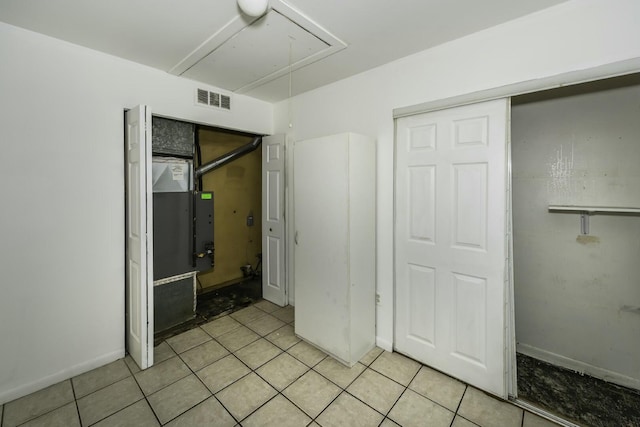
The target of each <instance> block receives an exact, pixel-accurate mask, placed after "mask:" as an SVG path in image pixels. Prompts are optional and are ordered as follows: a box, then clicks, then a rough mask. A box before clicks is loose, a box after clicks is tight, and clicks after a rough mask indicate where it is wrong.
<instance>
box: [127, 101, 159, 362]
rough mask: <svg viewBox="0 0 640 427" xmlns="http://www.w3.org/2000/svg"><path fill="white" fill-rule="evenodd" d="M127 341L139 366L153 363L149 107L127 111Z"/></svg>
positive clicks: (141, 106) (140, 106)
mask: <svg viewBox="0 0 640 427" xmlns="http://www.w3.org/2000/svg"><path fill="white" fill-rule="evenodd" d="M125 135H126V141H125V145H126V159H127V176H126V187H127V209H126V229H127V231H126V233H127V268H126V299H127V301H126V328H127V329H126V335H127V336H126V344H127V351H128V352H129V354H130V355H131V357H132V358H133V360H135V361H136V363H137V364H138V366H139V367H140V368H141V369H146V368H148V367H150V366H151V365H153V222H152V221H153V194H152V188H151V109H150V108H149V107H147V106H146V105H139V106H137V107H135V108H133V109H131V110H129V111H127V114H126V132H125Z"/></svg>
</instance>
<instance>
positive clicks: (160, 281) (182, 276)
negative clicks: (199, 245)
mask: <svg viewBox="0 0 640 427" xmlns="http://www.w3.org/2000/svg"><path fill="white" fill-rule="evenodd" d="M197 274H198V272H197V271H191V272H189V273H183V274H178V275H177V276H171V277H165V278H164V279H158V280H154V281H153V286H160V285H165V284H167V283H172V282H177V281H178V280H182V279H187V278H189V277H191V276H193V277H196V275H197Z"/></svg>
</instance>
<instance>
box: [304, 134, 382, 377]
mask: <svg viewBox="0 0 640 427" xmlns="http://www.w3.org/2000/svg"><path fill="white" fill-rule="evenodd" d="M293 151H294V152H293V159H294V160H293V169H294V170H293V204H294V224H295V237H294V239H295V244H294V263H295V265H294V286H295V306H296V310H295V333H296V335H298V336H299V337H301V338H303V339H304V340H305V341H307V342H309V343H311V344H313V345H315V346H316V347H318V348H320V349H322V350H324V351H325V352H327V353H328V354H330V355H332V356H333V357H335V358H336V359H338V360H339V361H341V362H342V363H344V364H347V365H349V366H352V365H353V364H355V363H356V362H357V361H358V360H359V359H360V358H361V357H362V356H363V355H365V354H366V353H367V352H368V351H369V350H370V349H372V348H373V347H374V345H375V269H376V266H375V261H376V260H375V248H376V236H375V227H376V225H375V211H376V203H375V198H376V193H375V191H376V174H375V167H376V146H375V141H374V140H372V139H370V138H367V137H364V136H362V135H356V134H353V133H346V134H340V135H334V136H329V137H324V138H316V139H310V140H305V141H298V142H296V143H295V144H294V150H293Z"/></svg>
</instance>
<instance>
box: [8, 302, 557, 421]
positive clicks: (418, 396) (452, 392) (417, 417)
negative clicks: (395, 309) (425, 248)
mask: <svg viewBox="0 0 640 427" xmlns="http://www.w3.org/2000/svg"><path fill="white" fill-rule="evenodd" d="M91 425H95V426H100V427H105V426H136V427H142V426H159V425H167V426H239V425H241V426H278V427H280V426H307V425H310V426H323V427H330V426H388V427H391V426H398V425H400V426H436V427H437V426H453V427H468V426H496V427H509V426H513V427H545V426H547V427H548V426H553V425H555V424H552V423H550V422H548V421H546V420H544V419H542V418H540V417H537V416H536V415H533V414H531V413H528V412H525V411H523V410H522V409H520V408H518V407H516V406H513V405H511V404H510V403H507V402H504V401H500V400H497V399H494V398H492V397H490V396H488V395H486V394H484V393H482V392H480V391H479V390H477V389H475V388H473V387H471V386H468V385H466V384H464V383H461V382H459V381H456V380H454V379H452V378H450V377H448V376H446V375H444V374H442V373H440V372H437V371H435V370H432V369H430V368H428V367H427V366H425V365H422V364H420V363H418V362H416V361H414V360H411V359H409V358H407V357H404V356H402V355H400V354H398V353H389V352H386V351H383V350H381V349H379V348H375V349H373V350H372V351H371V352H369V353H368V354H367V355H366V356H365V357H363V358H362V360H361V361H360V362H359V363H357V364H356V365H355V366H354V367H353V368H346V367H345V366H343V365H341V364H340V363H338V362H336V361H335V360H333V359H332V358H330V357H328V356H327V355H325V354H324V353H322V352H321V351H319V350H317V349H316V348H314V347H312V346H310V345H308V344H306V343H305V342H302V341H300V340H299V339H298V338H297V337H296V336H295V335H294V329H293V308H292V307H285V308H280V307H277V306H275V305H273V304H271V303H269V302H267V301H261V302H259V303H257V304H255V305H254V306H251V307H247V308H244V309H242V310H240V311H237V312H235V313H232V314H231V315H228V316H223V317H220V318H218V319H215V320H213V321H211V322H210V323H208V324H205V325H203V326H201V327H198V328H195V329H192V330H190V331H188V332H185V333H183V334H181V335H177V336H174V337H172V338H169V339H167V340H166V341H164V342H162V343H161V344H160V345H158V346H157V347H156V348H155V365H154V366H153V367H152V368H150V369H147V370H145V371H140V370H139V369H138V367H137V366H136V365H135V363H134V362H133V361H132V360H131V359H130V357H128V356H127V357H126V358H124V359H121V360H117V361H115V362H113V363H111V364H108V365H106V366H103V367H100V368H98V369H95V370H93V371H90V372H87V373H85V374H82V375H79V376H77V377H75V378H72V379H70V380H67V381H63V382H61V383H59V384H55V385H53V386H51V387H48V388H46V389H44V390H41V391H38V392H36V393H33V394H31V395H29V396H25V397H23V398H20V399H17V400H14V401H13V402H9V403H6V404H5V405H0V427H15V426H30V427H31V426H47V427H55V426H64V427H68V426H69V427H72V426H91Z"/></svg>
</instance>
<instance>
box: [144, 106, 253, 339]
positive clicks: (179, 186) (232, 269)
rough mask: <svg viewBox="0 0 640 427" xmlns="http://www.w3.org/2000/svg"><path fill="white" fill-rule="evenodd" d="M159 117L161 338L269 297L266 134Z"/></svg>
mask: <svg viewBox="0 0 640 427" xmlns="http://www.w3.org/2000/svg"><path fill="white" fill-rule="evenodd" d="M152 122H153V132H152V153H153V155H152V160H153V223H154V227H153V242H154V244H153V245H154V247H153V254H154V255H153V261H154V326H155V332H154V340H155V342H156V343H157V342H159V341H162V340H163V339H165V338H167V337H169V336H171V335H175V334H177V333H180V332H183V331H185V330H188V329H190V328H192V327H193V326H194V325H198V324H201V323H204V322H207V321H208V320H210V319H211V318H213V317H215V316H218V315H220V314H221V313H224V312H228V311H231V310H235V309H238V308H242V307H245V306H247V305H249V304H250V303H251V302H253V301H257V300H259V299H261V298H262V282H261V272H262V253H261V252H262V150H261V142H262V138H261V137H260V136H258V135H252V134H247V133H241V132H235V131H230V130H225V129H219V128H213V127H209V126H202V125H198V124H193V123H186V122H181V121H177V120H171V119H165V118H161V117H153V119H152Z"/></svg>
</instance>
